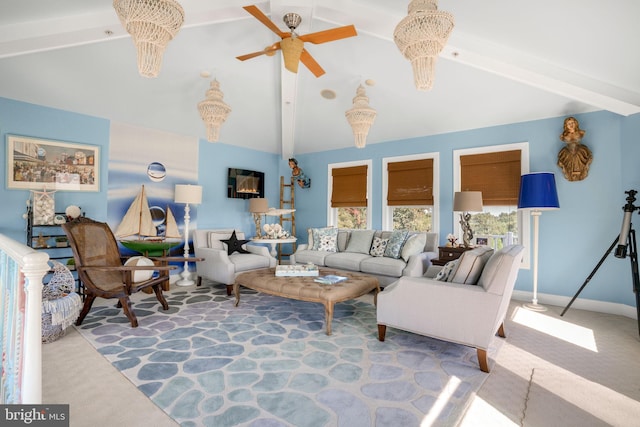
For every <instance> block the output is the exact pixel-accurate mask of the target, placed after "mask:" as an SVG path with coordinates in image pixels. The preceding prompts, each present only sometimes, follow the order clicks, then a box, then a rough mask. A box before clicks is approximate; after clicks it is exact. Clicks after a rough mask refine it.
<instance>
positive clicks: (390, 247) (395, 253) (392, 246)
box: [384, 231, 409, 259]
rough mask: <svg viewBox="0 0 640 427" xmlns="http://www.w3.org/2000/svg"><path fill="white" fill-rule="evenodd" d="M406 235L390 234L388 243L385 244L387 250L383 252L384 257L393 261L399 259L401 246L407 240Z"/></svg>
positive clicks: (395, 232) (401, 233)
mask: <svg viewBox="0 0 640 427" xmlns="http://www.w3.org/2000/svg"><path fill="white" fill-rule="evenodd" d="M408 235H409V232H408V231H394V232H393V233H391V237H390V238H389V243H387V248H386V249H385V250H384V256H386V257H388V258H395V259H398V258H400V254H401V252H402V246H403V245H404V242H405V240H407V236H408Z"/></svg>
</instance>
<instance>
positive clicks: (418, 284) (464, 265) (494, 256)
mask: <svg viewBox="0 0 640 427" xmlns="http://www.w3.org/2000/svg"><path fill="white" fill-rule="evenodd" d="M523 251H524V248H523V247H522V246H520V245H512V246H507V247H505V248H503V249H501V250H500V251H498V252H496V253H493V250H491V249H486V248H482V247H481V248H476V249H473V250H471V251H467V252H465V253H464V254H463V256H462V257H460V259H459V260H458V262H456V265H455V266H454V267H452V269H451V271H450V272H447V273H445V272H444V271H443V273H445V275H438V276H437V277H438V278H437V279H436V277H433V278H428V277H407V276H403V277H401V278H400V279H399V280H398V281H396V282H395V283H393V284H391V285H390V286H387V287H386V288H384V291H383V292H380V293H379V294H378V306H377V317H378V339H379V340H380V341H384V340H385V333H386V329H387V326H388V327H391V328H397V329H402V330H404V331H409V332H413V333H416V334H420V335H425V336H429V337H433V338H437V339H439V340H443V341H449V342H455V343H458V344H463V345H467V346H469V347H474V348H476V349H477V354H478V363H479V365H480V369H481V370H482V371H484V372H489V364H488V360H487V349H488V348H489V344H490V343H491V340H492V339H493V338H494V336H495V334H496V333H498V335H500V336H501V337H503V338H504V337H505V331H504V324H503V322H504V318H505V316H506V313H507V310H508V308H509V301H510V300H511V295H512V293H513V287H514V285H515V282H516V278H517V276H518V270H519V268H520V263H521V260H522V254H523ZM445 267H447V266H445ZM428 273H429V271H427V274H428ZM444 276H446V277H444ZM443 279H444V280H443Z"/></svg>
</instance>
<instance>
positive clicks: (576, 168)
mask: <svg viewBox="0 0 640 427" xmlns="http://www.w3.org/2000/svg"><path fill="white" fill-rule="evenodd" d="M584 134H585V131H584V130H582V129H580V124H579V123H578V120H576V118H575V117H567V118H566V119H565V120H564V130H563V131H562V134H561V135H560V140H561V141H564V142H565V144H566V145H565V146H564V147H563V148H562V150H560V152H559V153H558V166H560V169H561V170H562V173H563V175H564V177H565V178H566V179H567V180H568V181H582V180H583V179H585V178H586V177H587V175H588V174H589V165H591V162H592V161H593V155H592V154H591V150H589V148H588V147H587V146H586V145H584V144H581V143H580V141H581V140H582V137H584Z"/></svg>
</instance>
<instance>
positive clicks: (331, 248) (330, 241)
mask: <svg viewBox="0 0 640 427" xmlns="http://www.w3.org/2000/svg"><path fill="white" fill-rule="evenodd" d="M337 237H338V234H337V233H336V234H334V235H326V236H322V237H320V244H319V245H318V250H319V251H324V252H337V251H338V239H337Z"/></svg>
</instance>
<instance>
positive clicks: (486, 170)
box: [460, 150, 520, 206]
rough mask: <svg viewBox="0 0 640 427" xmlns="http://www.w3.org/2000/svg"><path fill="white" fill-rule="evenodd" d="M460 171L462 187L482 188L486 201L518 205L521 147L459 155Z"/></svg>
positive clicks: (492, 204)
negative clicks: (519, 148)
mask: <svg viewBox="0 0 640 427" xmlns="http://www.w3.org/2000/svg"><path fill="white" fill-rule="evenodd" d="M460 175H461V177H460V180H461V185H460V190H461V191H482V203H483V205H486V206H504V205H517V204H518V192H519V191H520V150H513V151H499V152H495V153H483V154H472V155H468V156H460Z"/></svg>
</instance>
